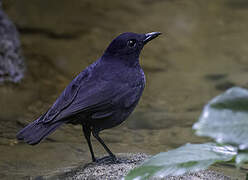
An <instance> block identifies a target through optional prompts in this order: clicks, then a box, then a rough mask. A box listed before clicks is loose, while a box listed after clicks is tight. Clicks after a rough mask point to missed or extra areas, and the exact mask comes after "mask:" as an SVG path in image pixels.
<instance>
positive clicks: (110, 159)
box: [95, 156, 119, 164]
mask: <svg viewBox="0 0 248 180" xmlns="http://www.w3.org/2000/svg"><path fill="white" fill-rule="evenodd" d="M95 162H96V163H97V164H117V163H119V160H118V159H117V158H116V157H115V156H104V157H102V158H96V160H95Z"/></svg>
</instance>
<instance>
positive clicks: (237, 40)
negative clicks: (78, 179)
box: [0, 0, 248, 179]
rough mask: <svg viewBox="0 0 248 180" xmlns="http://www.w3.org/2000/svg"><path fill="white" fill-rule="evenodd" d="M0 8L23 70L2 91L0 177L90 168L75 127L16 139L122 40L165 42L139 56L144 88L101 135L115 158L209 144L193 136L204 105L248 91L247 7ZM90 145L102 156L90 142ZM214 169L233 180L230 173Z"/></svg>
mask: <svg viewBox="0 0 248 180" xmlns="http://www.w3.org/2000/svg"><path fill="white" fill-rule="evenodd" d="M3 10H4V11H5V13H6V14H8V16H9V18H10V19H11V20H12V21H13V23H14V24H15V25H16V26H17V29H18V31H19V33H20V34H19V35H20V41H21V45H22V52H23V56H24V58H25V65H26V72H25V76H24V78H23V79H22V81H21V82H20V83H18V84H13V83H4V84H1V85H0V153H1V155H0V177H1V178H6V179H27V178H30V177H37V176H39V175H44V174H49V173H50V174H51V173H54V172H59V171H62V170H64V169H65V168H69V167H73V166H76V165H77V164H79V163H80V164H82V163H86V162H90V161H91V157H90V153H89V150H88V146H87V144H86V140H85V139H84V137H83V135H82V130H81V126H71V125H66V126H63V127H62V128H60V129H58V130H57V131H56V132H55V133H54V134H53V135H51V136H49V138H47V139H46V140H45V141H43V142H42V143H41V144H39V145H37V146H28V145H26V144H24V143H20V142H17V141H16V139H15V134H16V133H17V131H18V130H20V129H21V128H23V127H24V126H25V125H26V124H27V123H29V122H31V121H33V120H34V119H36V118H37V117H39V116H40V115H41V114H42V113H44V112H45V111H46V110H47V109H48V108H49V106H50V105H51V104H52V103H53V102H54V100H55V99H56V98H57V97H58V95H59V94H60V93H61V92H62V90H63V89H64V88H65V87H66V85H67V84H68V83H69V82H70V81H71V80H72V79H73V77H75V76H76V75H77V74H78V73H79V72H80V71H82V70H83V69H84V68H85V67H87V66H88V65H89V64H91V63H92V62H94V61H95V60H96V59H97V58H99V57H100V56H101V55H102V53H103V52H104V50H105V48H106V47H107V45H108V44H109V43H110V42H111V40H112V39H113V38H115V37H116V36H117V35H119V34H120V33H122V32H136V33H147V32H151V31H160V32H162V33H163V35H161V36H159V38H157V39H156V40H154V41H152V42H151V43H149V44H148V45H147V46H146V47H145V48H144V49H143V52H142V54H141V57H140V63H141V65H142V67H143V69H144V71H145V74H146V78H147V85H146V88H145V91H144V94H143V96H142V98H141V101H140V103H139V105H138V107H137V108H136V110H135V112H134V113H133V114H132V115H131V116H130V118H128V120H127V121H125V122H124V123H123V124H121V125H120V126H118V127H116V128H113V129H110V130H106V131H103V132H102V137H103V139H104V140H105V142H106V144H107V145H108V146H109V147H110V149H111V150H112V151H113V152H115V153H124V152H145V153H148V154H156V153H159V152H161V151H168V150H170V149H173V148H176V147H179V146H181V145H183V144H185V143H187V142H191V143H201V142H206V141H210V139H206V138H200V137H197V136H195V135H194V132H193V131H192V129H191V127H192V125H193V123H194V122H195V121H196V120H197V119H198V117H199V115H200V113H201V111H202V108H203V106H204V104H206V103H207V102H208V101H209V100H210V99H211V98H213V97H214V96H216V95H218V94H220V93H222V92H223V91H225V90H226V89H228V88H230V87H232V86H242V87H248V79H247V73H248V34H247V29H248V1H246V0H208V1H206V0H187V1H184V0H136V1H133V0H125V1H117V0H107V1H102V0H94V1H91V0H70V1H67V0H32V1H28V0H22V1H17V0H5V1H3ZM93 146H94V149H95V152H96V154H97V155H98V156H102V155H103V154H105V151H104V150H103V148H102V147H101V146H100V145H99V143H97V142H96V141H95V139H93ZM216 168H217V167H216ZM218 168H221V171H224V172H225V173H226V174H227V175H233V170H234V168H229V167H218ZM237 176H238V175H237Z"/></svg>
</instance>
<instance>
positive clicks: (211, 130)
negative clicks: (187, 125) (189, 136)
mask: <svg viewBox="0 0 248 180" xmlns="http://www.w3.org/2000/svg"><path fill="white" fill-rule="evenodd" d="M193 129H195V130H196V134H197V135H199V136H208V137H211V138H213V139H215V141H216V142H218V143H222V144H232V145H235V146H237V147H238V148H239V149H241V150H244V149H248V90H246V89H243V88H240V87H234V88H231V89H229V90H227V91H226V92H225V93H223V94H221V95H219V96H217V97H215V98H214V99H212V100H211V101H210V102H209V103H208V104H207V105H206V106H205V107H204V109H203V112H202V114H201V116H200V118H199V120H198V122H196V123H195V124H194V126H193Z"/></svg>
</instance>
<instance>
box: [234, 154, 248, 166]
mask: <svg viewBox="0 0 248 180" xmlns="http://www.w3.org/2000/svg"><path fill="white" fill-rule="evenodd" d="M235 162H236V165H237V167H241V166H242V165H243V164H244V163H245V162H248V152H241V153H238V155H237V156H236V159H235Z"/></svg>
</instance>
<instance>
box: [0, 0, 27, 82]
mask: <svg viewBox="0 0 248 180" xmlns="http://www.w3.org/2000/svg"><path fill="white" fill-rule="evenodd" d="M1 4H2V0H0V84H1V83H3V82H4V81H11V82H19V81H20V80H21V79H22V78H23V75H24V69H25V68H24V63H23V58H22V56H21V50H20V41H19V35H18V32H17V30H16V27H15V25H14V24H13V23H12V22H11V21H10V20H9V18H8V17H7V15H6V14H5V13H4V12H3V10H2V6H1Z"/></svg>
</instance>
